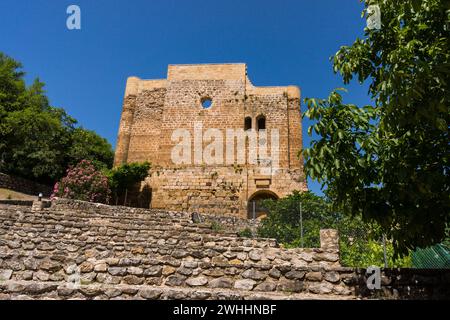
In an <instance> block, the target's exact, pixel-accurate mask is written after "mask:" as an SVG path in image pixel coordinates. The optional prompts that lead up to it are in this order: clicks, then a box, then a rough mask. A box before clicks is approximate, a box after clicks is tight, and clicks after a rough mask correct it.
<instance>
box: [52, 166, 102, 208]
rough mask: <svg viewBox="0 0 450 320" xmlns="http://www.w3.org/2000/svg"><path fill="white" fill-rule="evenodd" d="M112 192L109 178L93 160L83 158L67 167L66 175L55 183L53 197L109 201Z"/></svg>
mask: <svg viewBox="0 0 450 320" xmlns="http://www.w3.org/2000/svg"><path fill="white" fill-rule="evenodd" d="M110 193H111V191H110V189H109V185H108V178H107V177H106V176H105V175H104V174H103V173H102V172H100V171H98V170H97V169H96V168H95V167H94V165H93V164H92V162H91V161H89V160H82V161H81V162H80V163H78V164H77V165H76V166H74V167H70V168H69V169H67V171H66V176H65V177H64V178H62V179H61V181H59V182H57V183H56V184H55V186H54V188H53V194H52V198H56V197H61V198H68V199H76V200H83V201H89V202H100V203H108V202H109V197H110Z"/></svg>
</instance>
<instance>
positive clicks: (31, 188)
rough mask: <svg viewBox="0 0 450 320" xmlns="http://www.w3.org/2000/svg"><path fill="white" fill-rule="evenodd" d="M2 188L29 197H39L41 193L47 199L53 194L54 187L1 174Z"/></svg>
mask: <svg viewBox="0 0 450 320" xmlns="http://www.w3.org/2000/svg"><path fill="white" fill-rule="evenodd" d="M0 188H5V189H11V190H14V191H17V192H22V193H25V194H29V195H34V196H38V194H39V193H40V192H42V194H43V195H44V196H45V197H49V196H50V195H51V193H52V187H50V186H46V185H42V184H39V183H36V182H33V181H30V180H27V179H24V178H20V177H15V176H11V175H8V174H5V173H1V172H0Z"/></svg>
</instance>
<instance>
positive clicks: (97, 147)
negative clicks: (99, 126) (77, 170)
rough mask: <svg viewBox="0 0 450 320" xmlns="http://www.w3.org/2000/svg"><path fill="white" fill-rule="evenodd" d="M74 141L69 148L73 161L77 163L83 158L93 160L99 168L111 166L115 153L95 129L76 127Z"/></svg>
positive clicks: (73, 134)
mask: <svg viewBox="0 0 450 320" xmlns="http://www.w3.org/2000/svg"><path fill="white" fill-rule="evenodd" d="M71 138H72V141H71V142H72V143H71V145H70V148H69V150H68V157H69V159H71V162H74V163H77V162H79V161H80V160H82V159H89V160H91V161H92V162H93V163H94V164H95V165H96V167H97V168H105V169H106V168H111V167H112V164H113V159H114V153H113V151H112V149H111V145H110V144H109V142H108V141H107V140H106V139H105V138H102V137H100V136H99V135H98V134H96V133H95V132H94V131H91V130H86V129H83V128H75V129H74V130H73V132H72V136H71Z"/></svg>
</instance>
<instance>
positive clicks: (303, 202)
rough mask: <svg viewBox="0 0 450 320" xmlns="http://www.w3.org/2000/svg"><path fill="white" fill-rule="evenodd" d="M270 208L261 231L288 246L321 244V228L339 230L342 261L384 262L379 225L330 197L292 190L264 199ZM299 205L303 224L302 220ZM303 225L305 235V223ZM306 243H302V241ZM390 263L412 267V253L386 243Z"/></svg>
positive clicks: (362, 264) (358, 263) (361, 264)
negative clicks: (399, 253)
mask: <svg viewBox="0 0 450 320" xmlns="http://www.w3.org/2000/svg"><path fill="white" fill-rule="evenodd" d="M263 206H264V207H266V208H267V209H268V211H269V213H268V215H267V217H266V218H264V219H263V220H262V221H261V225H260V227H259V228H258V235H259V236H261V237H269V238H275V239H277V240H278V241H279V242H281V243H283V244H284V245H285V246H286V247H289V248H295V247H310V248H311V247H313V248H317V247H320V229H326V228H332V229H337V230H338V231H339V239H340V258H341V264H342V265H344V266H349V267H368V266H371V265H377V266H380V267H382V266H384V250H383V242H382V234H381V232H380V228H379V226H377V225H375V224H368V223H364V222H363V221H362V220H361V218H360V217H359V216H355V217H350V216H348V215H344V214H342V213H340V212H336V211H334V210H333V209H332V206H331V203H330V201H328V200H327V199H326V198H322V197H319V196H317V195H314V194H313V193H311V192H309V191H308V192H302V193H300V192H297V191H295V192H293V193H292V194H291V195H289V196H287V197H285V198H282V199H278V200H265V201H264V202H263ZM300 208H301V211H302V214H301V216H302V224H301V223H300ZM301 225H303V239H302V236H301V234H302V226H301ZM302 243H303V245H302ZM386 251H387V260H388V266H389V267H409V266H410V265H411V260H410V257H409V255H408V256H406V257H405V258H402V259H399V258H396V257H394V251H393V245H392V243H390V242H387V243H386Z"/></svg>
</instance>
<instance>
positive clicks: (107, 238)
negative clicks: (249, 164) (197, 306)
mask: <svg viewBox="0 0 450 320" xmlns="http://www.w3.org/2000/svg"><path fill="white" fill-rule="evenodd" d="M362 272H363V271H360V270H354V269H352V268H343V267H341V266H340V265H339V248H338V238H337V234H336V232H335V231H334V230H322V231H321V248H309V249H283V248H280V247H279V246H278V244H277V242H276V241H275V240H273V239H247V238H240V237H237V236H236V235H235V234H233V233H232V232H230V231H227V230H224V231H223V232H216V231H214V230H213V229H211V227H210V225H209V224H207V223H193V222H192V220H191V218H190V215H189V214H185V213H179V212H178V213H177V212H164V211H160V210H143V209H134V208H127V209H125V208H123V207H109V206H105V205H96V204H89V203H85V202H80V201H72V200H65V199H60V200H57V201H56V202H55V203H53V205H52V206H51V207H50V208H44V209H42V210H41V211H32V210H31V208H27V207H20V206H6V205H0V299H15V298H20V299H22V298H52V299H79V298H81V299H175V298H179V299H184V298H189V299H255V298H272V299H273V298H276V299H300V298H345V299H348V298H354V297H356V296H357V295H364V296H367V295H370V294H372V293H371V292H369V293H367V292H364V290H362V288H364V283H365V282H364V277H363V274H362ZM399 275H400V276H402V272H401V271H399V272H398V273H395V272H394V273H392V274H387V278H388V280H389V279H391V280H389V281H391V282H390V285H391V287H392V288H390V287H388V288H387V289H386V290H387V291H386V292H384V293H383V296H388V297H396V295H397V297H398V296H402V297H403V296H408V294H411V293H415V294H417V292H426V293H427V294H428V295H429V296H433V295H437V294H439V291H438V292H437V291H436V290H435V291H433V290H431V291H430V290H429V289H427V290H424V289H423V288H424V286H423V283H430V281H431V280H433V281H436V279H437V278H436V275H433V276H432V277H431V278H430V277H429V275H428V278H427V274H424V275H422V278H420V277H418V276H417V275H416V274H415V273H414V272H412V273H411V276H407V277H405V278H401V279H405V282H402V280H395V281H393V280H392V279H394V278H395V277H398V276H399ZM438 275H439V276H441V278H439V282H440V283H441V285H442V284H445V283H447V284H448V283H449V280H448V274H447V275H446V276H447V278H445V275H442V274H438ZM402 277H403V276H402ZM395 279H397V278H395ZM413 280H414V281H413ZM416 280H417V281H416ZM386 281H387V280H386ZM427 281H428V282H427ZM445 281H447V282H445ZM386 283H387V282H386ZM402 283H403V287H402V288H403V289H401V290H398V289H397V288H398V286H400V285H401V284H402ZM414 286H416V287H414ZM406 288H409V289H408V290H409V293H408V291H407V290H406ZM411 288H412V289H411ZM415 288H416V289H415ZM395 290H397V293H396V292H395ZM389 293H391V295H389Z"/></svg>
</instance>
